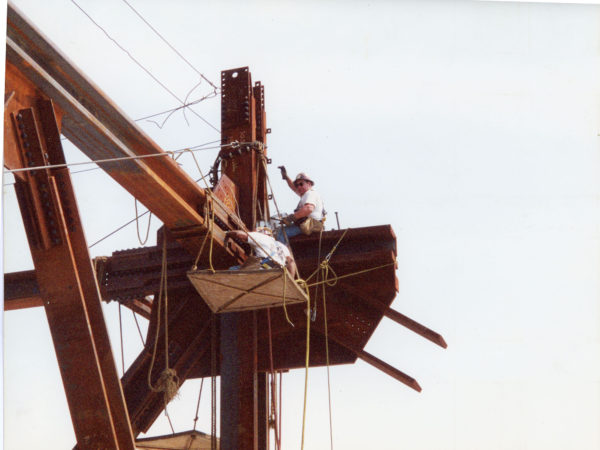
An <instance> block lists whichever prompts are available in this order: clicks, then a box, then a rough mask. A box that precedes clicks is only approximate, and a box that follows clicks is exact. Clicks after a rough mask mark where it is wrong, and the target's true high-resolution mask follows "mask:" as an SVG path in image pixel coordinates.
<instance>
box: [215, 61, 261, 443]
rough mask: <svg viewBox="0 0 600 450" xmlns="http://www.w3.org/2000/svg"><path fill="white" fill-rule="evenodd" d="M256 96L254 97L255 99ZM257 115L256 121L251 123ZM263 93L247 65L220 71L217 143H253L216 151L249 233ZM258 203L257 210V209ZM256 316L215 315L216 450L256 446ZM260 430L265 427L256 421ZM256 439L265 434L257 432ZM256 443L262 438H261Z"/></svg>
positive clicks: (255, 202) (255, 206)
mask: <svg viewBox="0 0 600 450" xmlns="http://www.w3.org/2000/svg"><path fill="white" fill-rule="evenodd" d="M255 93H257V94H258V95H259V96H260V98H259V99H258V100H257V99H256V98H255ZM257 117H258V118H259V119H260V121H259V123H257ZM265 119H266V118H265V114H264V90H263V89H262V87H261V86H260V84H259V83H257V85H256V87H255V88H254V89H253V88H252V77H251V75H250V71H249V70H248V68H247V67H242V68H239V69H232V70H226V71H223V72H221V130H222V144H229V143H231V142H235V141H238V142H255V141H257V142H259V143H260V144H262V145H260V144H257V145H254V146H248V145H246V146H240V147H238V148H236V149H228V150H222V151H221V153H220V154H219V156H220V158H221V164H222V166H221V169H222V173H223V174H224V175H226V176H227V177H229V178H230V179H231V180H232V181H233V183H235V184H236V185H237V186H238V187H239V193H238V198H237V204H238V207H239V215H240V218H241V219H242V221H243V222H244V223H245V224H246V227H247V228H248V229H249V230H253V229H254V228H255V226H256V222H257V220H259V218H261V219H263V220H264V213H265V212H266V213H267V215H268V210H267V204H268V200H267V196H266V187H265V185H264V183H265V181H264V180H263V181H262V185H261V188H260V192H259V171H261V175H262V177H264V175H265V174H264V169H260V167H261V166H262V167H264V164H263V163H262V158H264V157H265V154H264V143H265V138H266V123H265ZM259 205H260V206H259ZM256 334H257V330H256V313H255V312H244V313H227V314H223V315H222V316H221V443H220V444H221V449H223V450H255V449H257V448H261V449H262V448H264V447H263V445H264V443H263V442H261V446H260V447H259V444H258V436H259V431H258V427H259V423H258V417H259V416H261V417H262V416H264V415H265V414H266V412H264V411H261V413H260V414H259V408H260V409H264V408H266V398H265V395H266V392H265V391H264V390H260V394H261V398H260V399H259V398H258V395H259V391H258V389H257V373H256V369H257V344H256ZM260 426H261V427H265V428H266V427H267V423H266V422H263V421H262V420H261V423H260ZM260 435H261V436H264V435H266V430H261V432H260ZM261 441H262V440H261Z"/></svg>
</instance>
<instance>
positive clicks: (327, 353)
mask: <svg viewBox="0 0 600 450" xmlns="http://www.w3.org/2000/svg"><path fill="white" fill-rule="evenodd" d="M329 269H331V266H330V265H329V262H326V264H323V263H321V270H322V271H323V279H324V280H326V279H327V276H328V275H327V272H328V271H329ZM331 270H332V271H333V269H331ZM334 273H335V272H334ZM336 282H337V279H336ZM321 286H322V288H323V323H324V325H325V359H326V363H327V397H328V399H329V442H330V445H331V450H333V423H332V413H331V381H330V374H329V334H328V329H327V302H326V299H325V284H322V285H321Z"/></svg>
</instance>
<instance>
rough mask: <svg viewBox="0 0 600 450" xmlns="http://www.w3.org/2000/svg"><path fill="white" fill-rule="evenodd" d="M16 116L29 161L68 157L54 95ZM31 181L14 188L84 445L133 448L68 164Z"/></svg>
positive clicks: (19, 142) (32, 175)
mask: <svg viewBox="0 0 600 450" xmlns="http://www.w3.org/2000/svg"><path fill="white" fill-rule="evenodd" d="M11 117H12V121H13V127H12V130H13V133H14V134H13V140H12V142H13V144H16V146H15V147H17V146H18V151H19V152H20V153H21V157H20V158H19V160H20V161H21V162H22V163H23V164H27V165H31V166H39V165H46V164H61V163H64V155H63V153H62V148H61V146H60V135H59V131H58V126H57V123H56V119H55V116H54V111H53V108H52V104H51V102H49V101H40V102H38V104H37V106H36V107H35V108H26V109H22V110H20V111H18V112H16V113H12V115H11ZM8 151H9V152H14V151H15V148H13V149H9V150H8ZM25 180H26V181H23V180H21V179H17V181H16V185H15V189H16V191H17V199H18V202H19V207H20V209H21V214H22V216H23V222H24V224H25V229H26V233H27V238H28V241H29V246H30V248H31V254H32V258H33V262H34V266H35V269H36V272H35V273H36V278H37V282H38V283H39V290H40V294H41V297H42V299H43V301H44V307H45V310H46V315H47V318H48V323H49V326H50V332H51V335H52V339H53V342H54V347H55V351H56V355H57V359H58V363H59V368H60V371H61V375H62V378H63V384H64V387H65V392H66V394H67V402H68V404H69V409H70V411H71V418H72V421H73V426H74V429H75V435H76V437H77V442H78V446H79V447H80V448H107V449H111V448H114V449H131V450H133V449H134V442H133V435H132V433H131V427H130V424H129V418H128V415H127V409H126V407H125V402H124V399H123V394H122V391H121V386H120V383H119V379H118V376H117V372H116V368H115V365H114V360H113V358H112V351H111V348H110V342H109V340H108V332H107V330H106V326H105V324H104V320H103V316H102V310H101V307H100V296H99V292H98V287H97V284H96V280H95V277H94V273H93V270H92V266H91V262H90V257H89V254H88V253H87V245H86V243H85V236H84V234H83V230H82V229H81V223H80V220H79V213H78V210H77V204H76V201H75V196H74V193H73V188H72V185H71V180H70V176H69V173H68V170H67V169H64V168H62V169H52V170H37V171H33V172H28V173H27V174H26V176H25Z"/></svg>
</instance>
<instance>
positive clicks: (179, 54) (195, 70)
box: [123, 0, 218, 94]
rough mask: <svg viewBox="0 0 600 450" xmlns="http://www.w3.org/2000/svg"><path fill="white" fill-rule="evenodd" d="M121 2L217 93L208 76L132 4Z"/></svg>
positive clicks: (124, 0) (125, 0)
mask: <svg viewBox="0 0 600 450" xmlns="http://www.w3.org/2000/svg"><path fill="white" fill-rule="evenodd" d="M123 3H125V4H126V5H127V6H129V7H130V8H131V10H132V11H133V12H134V13H135V14H136V15H137V16H138V17H139V18H140V19H142V21H143V22H144V23H145V24H146V25H148V26H149V27H150V29H151V30H152V31H154V32H155V33H156V35H157V36H158V37H159V38H161V39H162V41H163V42H164V43H165V44H167V45H168V46H169V48H170V49H171V50H173V51H174V52H175V53H176V54H177V56H179V57H180V58H181V59H182V60H183V61H184V62H185V63H186V64H187V65H188V66H190V67H191V68H192V70H194V72H196V73H197V74H198V75H200V77H201V78H202V79H203V80H204V81H206V82H207V83H208V84H210V85H211V86H212V87H213V89H214V90H215V94H216V93H217V90H218V88H217V86H215V85H214V84H213V83H212V82H211V81H210V80H209V79H208V78H206V77H205V76H204V75H203V74H202V73H201V72H200V71H199V70H198V69H196V68H195V67H194V66H193V65H192V63H191V62H189V61H188V60H187V59H186V58H185V57H184V56H183V55H182V54H181V53H179V51H178V50H177V49H176V48H175V47H173V46H172V45H171V44H170V43H169V41H167V40H166V39H165V38H164V37H163V36H162V35H161V34H160V33H159V32H158V31H156V29H155V28H154V27H153V26H152V25H150V23H149V22H148V21H147V20H146V19H144V17H142V15H141V14H140V13H139V12H138V11H137V10H136V9H135V8H134V7H133V6H131V4H130V3H129V2H128V1H127V0H123Z"/></svg>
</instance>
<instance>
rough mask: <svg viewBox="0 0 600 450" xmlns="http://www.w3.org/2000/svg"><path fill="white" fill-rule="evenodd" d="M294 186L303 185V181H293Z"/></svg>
mask: <svg viewBox="0 0 600 450" xmlns="http://www.w3.org/2000/svg"><path fill="white" fill-rule="evenodd" d="M294 186H296V187H298V186H304V181H296V182H295V183H294Z"/></svg>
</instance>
